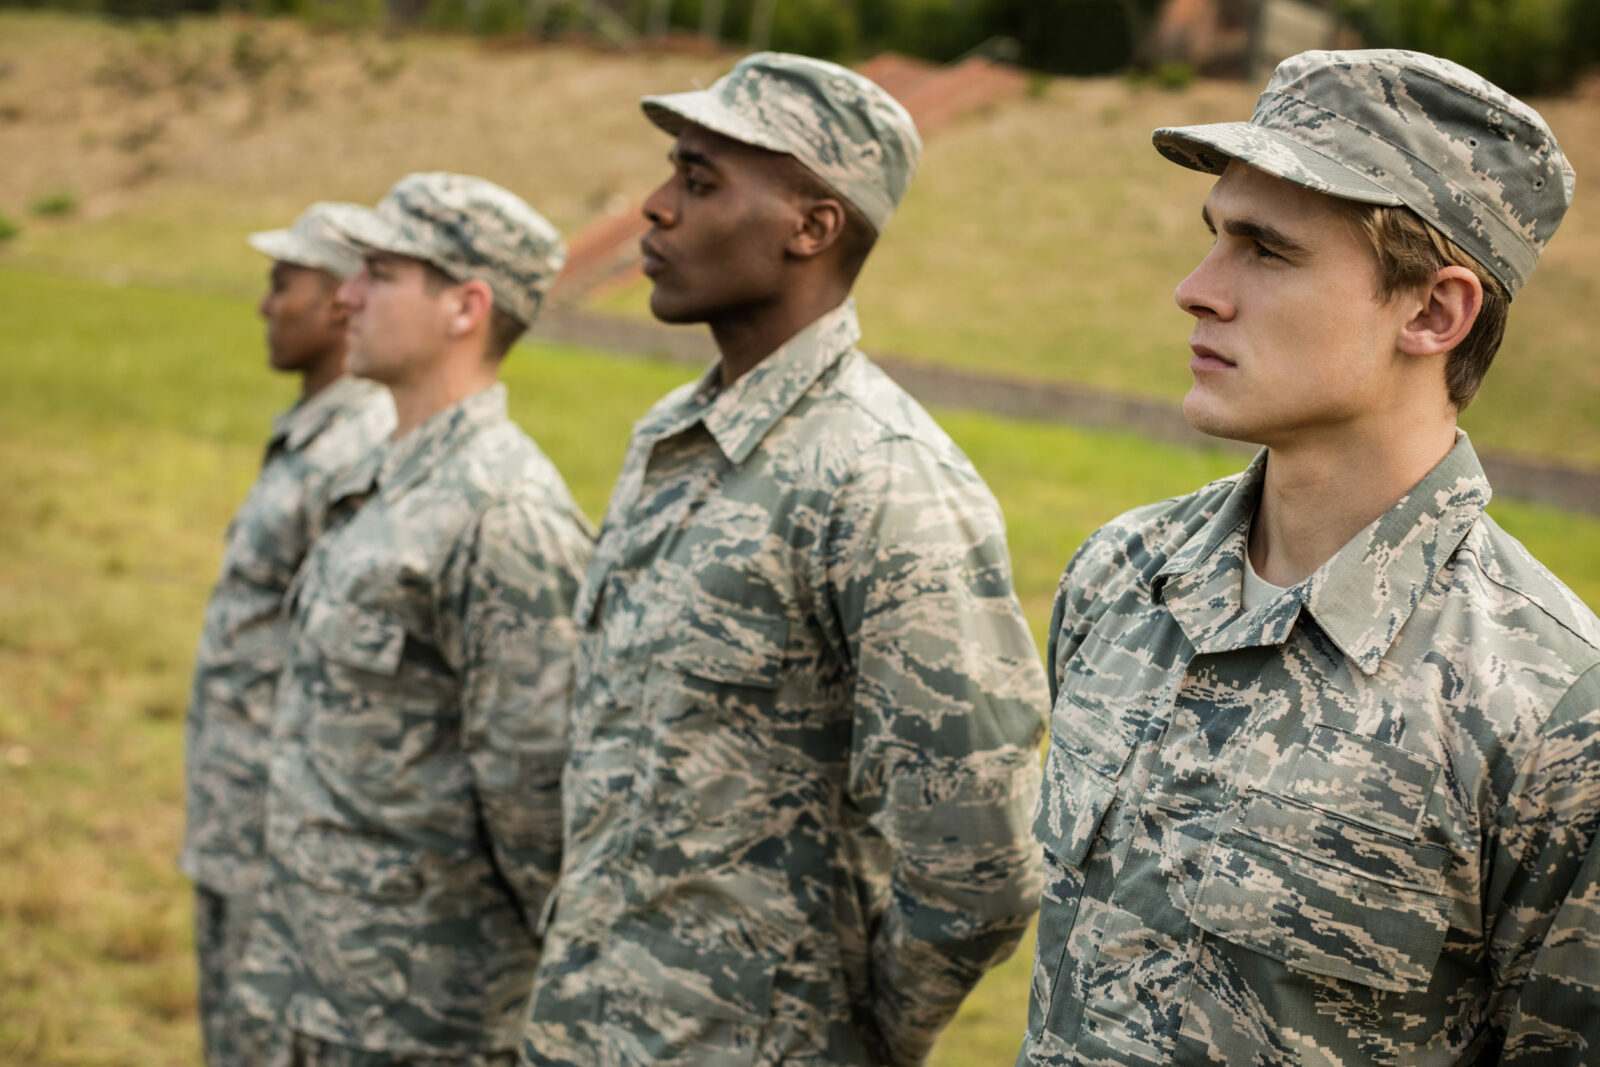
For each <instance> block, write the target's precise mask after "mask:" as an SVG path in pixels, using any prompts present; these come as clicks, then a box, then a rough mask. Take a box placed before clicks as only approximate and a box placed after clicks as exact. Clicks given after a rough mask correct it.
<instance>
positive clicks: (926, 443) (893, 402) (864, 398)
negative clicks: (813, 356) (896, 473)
mask: <svg viewBox="0 0 1600 1067" xmlns="http://www.w3.org/2000/svg"><path fill="white" fill-rule="evenodd" d="M807 417H808V418H809V419H811V420H814V421H817V422H821V423H824V424H825V426H822V427H818V428H817V429H819V430H823V431H825V432H826V434H827V437H828V439H829V441H830V442H831V444H832V446H833V447H835V448H843V449H845V450H847V451H848V452H850V453H851V457H850V458H852V459H854V458H857V457H859V456H860V455H862V454H864V453H867V452H870V451H871V450H872V449H873V448H874V446H876V445H880V444H884V443H889V442H903V443H906V444H909V445H911V446H913V447H916V448H919V449H922V450H925V451H927V452H928V453H930V454H931V455H932V456H933V457H934V458H936V459H937V460H939V461H940V462H941V463H943V464H947V465H950V466H953V467H956V468H958V469H961V470H971V466H972V465H971V463H970V461H969V460H968V459H967V457H966V454H965V453H964V452H962V451H961V449H960V447H958V446H957V445H956V443H955V442H954V441H952V440H951V439H950V435H949V434H948V433H946V432H945V431H944V428H943V427H942V426H940V425H939V424H938V423H937V422H936V421H934V418H933V416H932V415H929V414H928V412H927V409H925V408H924V407H923V406H922V404H921V403H919V402H918V401H917V399H916V398H915V397H913V396H912V395H911V394H910V393H908V392H906V390H905V388H904V387H903V386H902V385H900V383H898V382H896V381H895V380H894V379H893V378H891V377H889V375H888V374H887V373H885V372H884V370H883V368H881V367H879V366H878V365H877V364H876V363H874V362H872V360H870V359H869V358H867V356H866V355H864V354H863V353H861V352H860V351H859V350H853V351H851V352H850V353H849V354H848V355H846V356H845V358H844V360H843V361H842V362H841V365H840V367H839V371H838V373H837V374H835V375H834V376H833V377H832V378H831V379H829V380H828V381H827V382H826V383H825V384H823V385H822V387H821V389H820V390H819V392H818V394H817V396H816V402H815V403H814V404H813V405H812V406H811V407H810V408H809V409H808V411H807Z"/></svg>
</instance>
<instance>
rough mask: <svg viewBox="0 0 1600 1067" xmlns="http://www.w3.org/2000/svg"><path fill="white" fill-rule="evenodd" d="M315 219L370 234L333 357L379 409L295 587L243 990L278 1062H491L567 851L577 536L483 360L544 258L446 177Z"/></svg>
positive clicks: (523, 231) (537, 231) (524, 983)
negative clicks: (375, 444) (391, 426)
mask: <svg viewBox="0 0 1600 1067" xmlns="http://www.w3.org/2000/svg"><path fill="white" fill-rule="evenodd" d="M334 223H335V225H336V226H337V227H338V228H339V229H340V230H341V231H343V232H344V233H345V235H346V236H348V237H349V238H351V239H353V240H355V241H356V242H357V243H359V244H360V245H361V247H362V248H363V249H364V250H365V266H364V268H363V269H362V270H361V272H360V273H358V274H357V275H356V276H355V277H354V278H353V279H351V281H349V282H348V283H347V284H346V285H345V288H344V290H343V293H344V296H345V299H346V300H347V301H348V302H349V304H350V307H351V315H352V317H351V338H352V347H351V365H352V368H353V369H354V370H355V371H357V372H358V373H360V374H363V375H366V376H369V377H372V378H375V379H377V380H379V381H381V382H383V383H384V384H385V385H387V386H388V387H389V389H390V391H391V392H392V393H393V395H394V400H395V409H396V414H397V418H398V423H397V426H396V428H395V436H394V439H393V441H392V442H391V443H390V444H389V445H388V446H387V447H386V448H384V449H381V450H379V451H377V452H375V453H373V454H372V455H371V456H369V457H368V459H367V461H365V462H363V463H362V464H360V465H358V466H357V467H356V468H354V469H353V470H352V471H351V472H350V473H349V474H348V475H346V476H345V477H344V478H343V479H341V480H340V482H339V484H338V485H337V486H336V487H335V491H334V496H335V500H336V503H335V511H334V519H333V523H332V526H331V528H330V530H329V532H328V533H327V534H326V535H325V536H324V537H323V538H322V539H321V540H320V541H319V542H318V543H317V545H316V546H315V547H314V548H313V550H312V552H311V554H310V556H309V557H308V558H307V560H306V564H305V566H304V568H303V569H302V571H301V574H300V577H299V580H298V581H297V583H296V585H295V587H294V589H293V591H292V592H291V595H290V599H289V605H288V611H289V617H290V619H291V629H290V653H289V663H288V667H287V669H286V671H285V674H284V677H283V680H282V681H281V683H280V685H279V695H278V704H277V712H276V716H275V722H274V731H273V751H272V766H271V792H270V798H269V810H268V821H267V852H268V855H269V857H270V864H269V868H268V877H267V881H266V884H265V888H264V891H263V894H262V898H261V903H260V914H259V915H258V917H257V920H256V922H255V924H254V926H253V928H252V931H251V939H250V945H249V948H248V950H247V953H246V958H245V962H244V964H243V967H242V974H241V977H240V980H239V983H238V987H237V988H238V994H239V999H240V1002H241V1003H242V1004H243V1005H244V1006H245V1008H246V1009H247V1010H248V1011H249V1012H250V1014H251V1015H253V1016H255V1017H257V1018H260V1019H263V1020H266V1021H268V1022H269V1024H270V1025H271V1026H273V1027H274V1028H275V1031H274V1038H273V1041H272V1045H273V1051H274V1055H275V1057H276V1058H277V1061H281V1062H282V1063H285V1064H296V1065H298V1064H313V1065H340V1067H356V1065H378V1064H384V1065H389V1064H406V1065H413V1067H415V1065H420V1064H429V1065H435V1064H439V1065H442V1064H455V1065H488V1064H504V1063H510V1062H514V1061H515V1051H514V1049H515V1041H516V1037H517V1034H518V1033H519V1030H520V1023H521V1021H522V1017H523V1014H524V1008H525V1006H526V1003H527V999H528V992H529V989H530V986H531V982H532V978H533V968H534V964H535V963H536V961H537V958H538V939H537V938H536V937H535V935H534V927H535V924H536V922H537V918H538V915H539V912H540V910H541V908H542V907H543V904H544V899H545V896H546V894H547V893H548V892H549V889H550V886H551V884H552V882H553V881H554V879H555V875H556V872H557V870H558V866H559V857H560V835H561V825H560V788H559V787H560V778H561V769H562V765H563V762H564V759H565V752H566V747H565V740H564V734H565V730H566V711H567V703H568V698H569V694H570V683H571V674H572V672H571V660H570V656H571V650H572V641H573V636H574V633H573V626H572V621H571V617H570V615H571V608H572V600H573V597H574V595H575V593H576V591H577V586H578V581H579V579H580V577H581V575H582V572H583V567H584V565H585V563H586V562H587V561H588V557H589V550H590V541H591V536H590V532H589V529H588V526H587V523H586V521H585V520H584V518H583V517H582V515H581V514H580V513H579V511H578V509H577V507H576V505H574V503H573V502H572V500H571V498H570V497H569V495H568V493H567V489H566V486H565V485H564V484H563V483H562V480H561V477H560V475H559V474H557V473H556V470H555V468H554V467H553V466H552V465H551V463H550V461H549V460H548V459H546V458H545V456H544V454H543V453H541V452H540V451H539V449H538V447H537V446H536V445H534V443H533V442H532V441H530V440H529V439H528V437H527V435H526V434H524V433H523V432H522V431H521V430H520V429H518V428H517V427H516V426H515V425H514V424H513V423H512V422H511V421H510V419H509V418H508V417H507V415H506V394H505V389H504V387H503V386H500V385H497V384H496V382H495V379H496V376H497V373H498V370H499V367H500V364H501V361H502V360H503V359H504V358H505V356H506V353H507V351H508V349H509V348H510V346H511V345H512V343H513V342H514V341H515V340H516V338H517V336H518V335H519V334H520V333H521V332H522V331H523V329H524V328H525V327H526V326H527V325H528V324H529V323H531V322H532V321H533V319H534V317H535V316H536V315H537V313H538V311H539V306H540V303H541V301H542V299H543V294H544V293H545V292H546V290H547V289H548V288H549V285H550V283H551V281H552V280H553V278H554V276H555V274H556V272H557V270H559V268H560V266H561V263H562V260H563V258H564V249H563V247H562V244H561V241H560V238H559V236H558V235H557V234H556V232H555V230H554V229H552V228H551V227H550V225H549V224H548V223H547V222H546V221H545V220H544V219H543V218H542V217H541V216H540V215H538V214H537V213H536V212H535V211H533V209H532V208H530V207H528V205H527V204H525V203H523V202H522V201H521V200H520V199H518V198H517V197H515V196H513V195H512V194H510V193H508V192H506V191H505V190H504V189H501V188H500V187H499V186H496V185H492V184H490V183H489V182H486V181H483V180H482V179H478V178H469V177H464V176H461V175H455V174H413V175H410V176H408V177H406V178H404V179H402V180H401V181H400V182H399V183H398V184H397V185H395V187H394V188H393V189H392V190H390V192H389V194H388V195H387V196H386V197H384V199H383V201H382V202H381V203H380V204H379V205H378V208H377V210H376V211H369V210H367V209H365V208H350V209H346V210H344V211H341V212H339V213H338V214H337V215H336V216H335V217H334Z"/></svg>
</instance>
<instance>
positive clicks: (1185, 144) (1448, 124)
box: [1151, 49, 1574, 295]
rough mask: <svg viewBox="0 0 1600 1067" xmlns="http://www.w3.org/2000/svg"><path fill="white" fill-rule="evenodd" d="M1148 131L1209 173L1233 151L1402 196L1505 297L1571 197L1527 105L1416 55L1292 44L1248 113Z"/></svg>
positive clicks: (1564, 167) (1348, 186) (1384, 196)
mask: <svg viewBox="0 0 1600 1067" xmlns="http://www.w3.org/2000/svg"><path fill="white" fill-rule="evenodd" d="M1151 140H1152V141H1154V142H1155V146H1156V148H1157V149H1158V150H1159V151H1160V152H1161V154H1162V155H1164V156H1166V157H1167V158H1168V159H1170V160H1172V161H1173V162H1175V163H1179V164H1181V165H1183V166H1185V167H1190V168H1192V169H1194V170H1200V171H1205V172H1206V173H1208V174H1220V173H1222V171H1223V170H1224V169H1225V168H1226V167H1227V165H1228V160H1229V159H1238V160H1240V161H1242V162H1244V163H1248V164H1250V165H1251V166H1252V167H1256V168H1258V169H1260V170H1263V171H1265V172H1267V173H1268V174H1272V175H1275V176H1276V177H1279V178H1283V179H1284V180H1286V181H1291V182H1294V183H1295V184H1297V185H1303V186H1305V187H1306V188H1308V189H1316V190H1318V191H1320V192H1325V193H1328V194H1329V195H1331V196H1337V197H1343V198H1344V199H1347V200H1358V201H1362V202H1364V203H1369V204H1392V205H1401V204H1403V205H1405V206H1406V207H1408V208H1410V209H1411V210H1412V211H1415V212H1416V213H1417V214H1418V215H1420V216H1421V217H1422V218H1423V219H1424V220H1426V221H1427V222H1429V223H1431V224H1432V225H1433V226H1434V227H1435V228H1437V229H1438V230H1439V231H1440V232H1441V233H1443V234H1444V235H1445V236H1446V237H1448V238H1450V239H1451V240H1452V241H1454V242H1455V243H1456V244H1458V245H1460V246H1461V248H1462V249H1464V250H1465V251H1466V252H1467V253H1468V254H1469V255H1471V256H1472V257H1473V258H1474V259H1476V260H1477V261H1478V262H1479V263H1481V264H1482V265H1483V266H1484V267H1485V268H1486V269H1487V270H1488V271H1489V272H1490V273H1491V274H1493V275H1494V276H1495V277H1496V278H1498V279H1499V280H1500V282H1501V283H1502V284H1504V285H1505V287H1506V290H1507V292H1509V293H1511V294H1512V295H1515V294H1516V292H1517V290H1518V289H1519V288H1521V286H1522V283H1523V282H1525V281H1527V279H1528V275H1530V274H1531V273H1533V267H1534V264H1535V263H1536V262H1538V259H1539V253H1540V252H1541V251H1543V250H1544V246H1545V244H1546V243H1548V242H1549V240H1550V237H1551V235H1552V234H1554V233H1555V231H1556V227H1557V226H1558V225H1559V224H1560V222H1561V216H1562V215H1564V214H1565V213H1566V210H1567V205H1568V204H1570V203H1571V202H1572V191H1573V185H1574V175H1573V171H1572V167H1571V166H1570V165H1569V164H1568V163H1567V158H1566V156H1565V155H1563V154H1562V151H1561V146H1560V145H1558V144H1557V143H1556V138H1555V135H1554V134H1553V133H1551V132H1550V127H1549V126H1547V125H1545V122H1544V119H1542V118H1540V117H1539V113H1538V112H1536V111H1534V110H1533V108H1531V107H1529V106H1528V105H1526V104H1524V103H1522V102H1521V101H1520V100H1518V99H1516V98H1515V97H1513V96H1511V95H1509V94H1508V93H1506V92H1504V91H1503V90H1501V89H1500V88H1498V87H1497V86H1495V85H1493V84H1491V83H1490V82H1488V81H1485V80H1484V79H1483V78H1480V77H1479V76H1478V75H1476V74H1474V73H1472V71H1470V70H1468V69H1466V68H1465V67H1463V66H1461V65H1459V64H1457V63H1452V62H1450V61H1449V60H1447V59H1439V58H1438V57H1436V56H1430V55H1424V54H1422V53H1420V52H1404V51H1398V50H1393V49H1371V50H1365V51H1351V52H1302V53H1300V54H1299V55H1297V56H1291V57H1290V58H1288V59H1286V60H1284V61H1283V62H1282V63H1280V64H1278V69H1277V70H1276V71H1274V72H1273V74H1272V79H1271V80H1270V81H1269V82H1267V87H1266V90H1265V91H1264V92H1262V94H1261V98H1260V99H1259V100H1258V101H1257V102H1256V110H1255V114H1254V115H1252V116H1251V117H1250V121H1249V122H1223V123H1216V124H1213V125H1207V126H1179V127H1165V128H1162V129H1159V130H1156V131H1155V132H1154V133H1153V134H1151Z"/></svg>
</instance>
